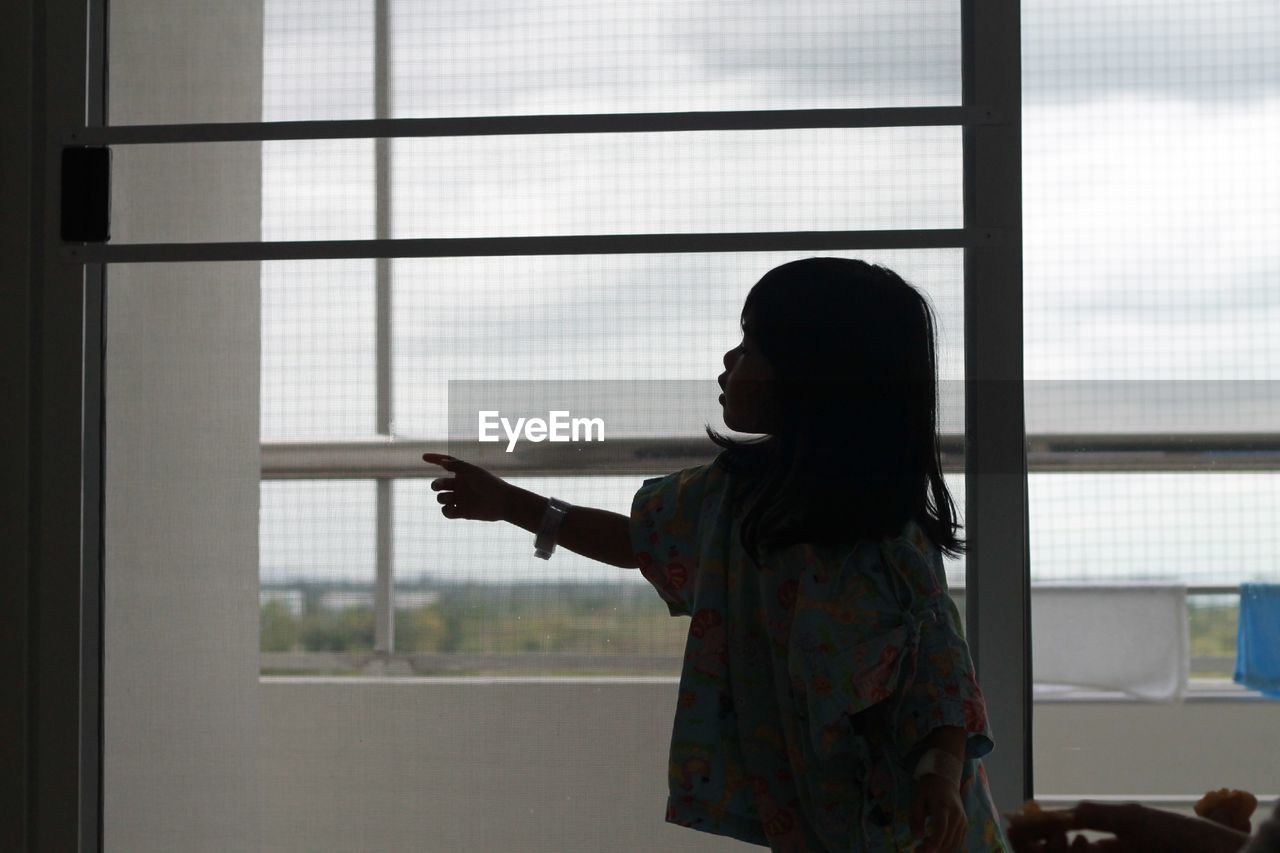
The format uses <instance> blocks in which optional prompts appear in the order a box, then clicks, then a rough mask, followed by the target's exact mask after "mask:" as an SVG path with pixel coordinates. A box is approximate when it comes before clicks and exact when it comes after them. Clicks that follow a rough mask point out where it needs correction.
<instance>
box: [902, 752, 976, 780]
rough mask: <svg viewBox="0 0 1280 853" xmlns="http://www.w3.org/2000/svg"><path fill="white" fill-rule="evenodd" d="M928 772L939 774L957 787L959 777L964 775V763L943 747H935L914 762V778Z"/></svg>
mask: <svg viewBox="0 0 1280 853" xmlns="http://www.w3.org/2000/svg"><path fill="white" fill-rule="evenodd" d="M928 773H933V774H936V775H938V776H941V777H942V778H944V779H947V780H949V781H951V782H952V783H953V784H954V785H956V786H957V787H959V785H960V778H961V777H962V776H963V775H964V763H963V762H961V761H958V760H957V759H956V757H955V756H954V755H952V754H951V753H949V752H947V751H946V750H945V749H938V748H937V747H935V748H933V749H930V750H928V751H926V752H925V754H924V755H922V756H920V760H919V761H917V762H916V772H915V776H914V778H916V779H919V778H920V777H921V776H924V775H926V774H928Z"/></svg>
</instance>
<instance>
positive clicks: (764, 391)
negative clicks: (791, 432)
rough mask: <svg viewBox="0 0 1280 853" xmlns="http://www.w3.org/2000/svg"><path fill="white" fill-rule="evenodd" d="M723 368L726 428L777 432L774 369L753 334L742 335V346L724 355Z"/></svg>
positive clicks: (722, 396)
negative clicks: (756, 343)
mask: <svg viewBox="0 0 1280 853" xmlns="http://www.w3.org/2000/svg"><path fill="white" fill-rule="evenodd" d="M724 367H725V373H723V374H721V375H720V377H719V382H720V387H721V388H723V389H724V393H723V394H721V395H720V402H721V405H723V406H724V423H725V426H727V427H729V429H732V430H736V431H738V432H749V433H771V432H774V431H775V430H776V423H777V420H776V413H775V402H774V396H773V368H772V367H770V366H769V362H767V361H765V358H764V356H763V355H762V354H761V352H760V350H759V348H757V347H756V345H755V340H754V339H753V338H752V336H751V335H750V334H747V333H743V336H742V343H741V344H739V345H738V346H736V347H734V348H733V349H731V350H729V351H728V352H726V353H725V354H724Z"/></svg>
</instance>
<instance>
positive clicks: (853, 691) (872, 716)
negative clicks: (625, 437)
mask: <svg viewBox="0 0 1280 853" xmlns="http://www.w3.org/2000/svg"><path fill="white" fill-rule="evenodd" d="M735 476H736V475H733V474H729V473H728V472H726V471H725V470H724V469H723V468H722V467H721V466H720V464H719V458H717V460H716V461H715V462H712V463H709V464H707V465H702V466H699V467H695V468H687V469H684V470H682V471H677V472H675V473H673V474H669V475H667V476H665V477H655V478H652V479H649V480H645V481H644V484H643V485H642V486H641V487H640V489H639V491H637V492H636V495H635V498H634V499H633V502H632V506H631V523H630V533H631V541H632V547H633V549H634V551H635V554H636V557H637V560H638V562H639V565H640V570H641V572H642V573H643V574H644V576H645V577H646V578H647V579H648V580H649V582H650V583H652V584H653V586H654V587H655V588H656V589H657V591H658V594H659V595H661V597H662V599H663V600H664V601H665V602H666V603H667V605H668V607H669V609H670V611H671V614H672V615H673V616H679V615H687V616H690V617H691V621H690V625H689V636H688V641H687V643H686V646H685V656H684V666H683V671H682V673H681V676H680V687H679V696H678V700H677V705H676V714H675V722H674V725H673V730H672V738H671V754H670V764H669V786H670V797H669V798H668V800H667V815H666V819H667V821H669V822H671V823H675V824H678V825H681V826H687V827H691V828H694V829H699V830H702V831H705V832H711V833H716V834H719V835H727V836H731V837H733V838H737V839H740V840H742V841H747V842H750V843H753V844H759V845H764V846H767V847H769V848H770V849H772V850H775V851H897V850H912V849H915V844H916V842H915V841H914V840H913V839H912V837H911V833H910V830H909V828H908V823H907V816H908V814H909V811H908V809H909V807H910V803H911V794H912V783H911V769H912V768H911V767H909V766H908V761H909V758H908V756H911V757H914V756H913V755H912V752H913V749H914V748H916V747H918V746H919V744H920V741H921V739H922V738H924V737H925V736H926V735H927V734H928V733H929V732H930V731H931V730H932V729H933V728H934V727H936V726H957V727H962V728H964V729H965V730H966V732H967V733H968V737H967V754H966V760H965V762H964V775H963V779H962V783H961V795H962V798H963V801H964V805H965V810H966V812H967V815H968V823H969V828H968V833H967V835H966V837H965V842H964V847H963V849H964V850H965V851H1004V850H1008V849H1009V847H1008V842H1007V841H1006V839H1005V836H1004V832H1003V830H1002V829H1001V826H1000V821H999V818H998V817H997V816H996V811H995V807H994V805H993V803H992V799H991V793H990V790H989V788H988V786H987V779H986V774H985V771H984V770H983V767H982V762H981V761H979V758H980V757H981V756H982V755H985V754H986V753H987V752H989V751H990V750H991V748H992V740H991V732H990V729H989V728H988V725H987V715H986V708H985V705H984V703H983V698H982V692H981V691H980V690H979V689H978V685H977V683H976V682H975V681H974V670H973V664H972V661H971V658H970V656H969V650H968V647H967V646H966V644H965V641H964V639H963V638H962V636H961V633H960V621H959V614H958V611H957V610H956V607H955V604H954V603H953V602H952V601H951V598H950V596H949V595H947V592H946V580H945V577H944V575H943V571H942V557H941V553H940V552H939V551H938V550H937V548H936V547H935V546H934V545H933V544H932V543H931V542H930V541H929V540H928V539H927V538H925V536H924V534H923V532H922V531H921V529H920V528H919V526H918V525H917V524H915V523H914V522H910V523H908V524H907V526H906V527H905V528H904V531H903V533H902V534H901V535H900V536H898V537H897V538H895V539H892V540H885V541H884V542H875V541H870V540H868V541H864V542H861V543H858V544H856V545H854V544H844V545H810V544H797V545H792V546H788V547H786V548H782V549H776V550H772V551H768V550H766V551H764V552H763V554H762V555H761V560H762V565H761V566H760V567H759V568H758V569H756V568H753V567H752V563H751V561H750V558H749V557H747V556H746V554H745V552H744V551H743V549H742V546H741V544H740V542H739V538H738V537H739V527H740V524H741V521H742V514H743V508H742V507H738V506H735V505H734V502H733V501H732V500H731V499H730V494H731V483H732V481H733V479H734V477H735Z"/></svg>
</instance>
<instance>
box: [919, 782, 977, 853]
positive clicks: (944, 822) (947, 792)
mask: <svg viewBox="0 0 1280 853" xmlns="http://www.w3.org/2000/svg"><path fill="white" fill-rule="evenodd" d="M926 817H927V818H929V837H928V838H925V830H924V823H925V818H926ZM910 826H911V834H912V835H913V836H915V838H917V839H919V840H920V841H921V844H920V848H919V849H920V851H921V853H954V851H956V850H959V849H960V845H962V844H963V843H964V834H965V831H966V830H967V829H968V828H969V819H968V818H967V817H966V816H965V813H964V803H963V802H962V801H961V799H960V791H959V789H957V788H956V784H955V783H954V782H952V781H951V780H950V779H947V778H944V777H942V776H939V775H937V774H936V773H926V774H925V775H923V776H921V777H920V778H919V779H917V780H916V781H915V790H914V793H913V794H912V798H911V818H910Z"/></svg>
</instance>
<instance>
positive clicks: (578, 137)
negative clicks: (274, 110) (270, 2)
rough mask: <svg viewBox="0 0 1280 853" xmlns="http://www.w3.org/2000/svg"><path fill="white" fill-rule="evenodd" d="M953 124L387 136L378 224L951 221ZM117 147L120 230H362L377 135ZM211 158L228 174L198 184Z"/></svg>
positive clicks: (462, 228) (559, 229) (325, 235)
mask: <svg viewBox="0 0 1280 853" xmlns="http://www.w3.org/2000/svg"><path fill="white" fill-rule="evenodd" d="M960 137H961V134H960V130H959V128H956V127H906V128H869V129H853V130H846V129H821V128H820V129H813V130H773V131H716V132H687V133H620V134H555V135H548V136H488V137H454V138H438V139H401V140H394V141H393V144H392V145H391V146H390V148H391V154H390V163H389V169H390V178H391V198H390V202H391V223H390V230H389V233H388V234H387V235H386V236H390V237H394V238H410V237H436V238H439V237H519V236H540V235H570V234H646V233H699V232H726V231H730V232H731V231H749V232H756V231H826V230H860V229H908V228H958V227H961V225H962V224H963V220H962V199H961V183H962V182H961V166H962V163H961V144H960V143H961V139H960ZM114 151H115V161H116V163H115V175H114V179H113V180H114V184H115V189H114V201H113V219H112V240H113V242H116V243H152V242H199V241H220V240H256V239H263V240H359V239H369V238H372V237H374V236H375V233H374V221H375V220H374V205H375V196H374V187H375V180H374V146H373V140H369V139H356V140H308V141H300V142H265V143H261V144H259V143H209V144H190V145H168V146H164V145H139V146H119V147H117V148H116V149H114ZM259 171H260V172H261V176H262V208H261V222H260V229H259V221H258V219H257V218H256V217H244V218H236V219H228V218H226V217H224V216H220V215H219V213H220V211H221V210H223V209H224V208H225V206H226V204H227V203H228V202H227V200H226V199H225V198H223V195H224V194H225V193H228V192H231V191H232V189H231V188H232V187H238V186H240V185H243V184H247V183H250V182H253V181H256V180H257V178H258V174H259ZM209 174H218V175H221V176H223V177H224V179H225V180H226V182H227V183H226V187H227V188H226V189H219V188H217V187H215V188H213V189H212V190H209V189H206V190H205V192H204V193H203V194H200V193H198V188H200V187H202V186H203V182H204V180H205V176H207V175H209ZM165 193H168V194H174V195H176V196H178V197H182V198H185V199H189V200H190V206H189V207H190V209H189V210H188V211H187V212H186V214H185V215H184V216H183V217H182V218H181V219H180V220H174V219H173V218H169V217H164V216H160V215H158V214H157V211H160V210H163V209H164V205H163V204H162V203H160V201H159V197H160V195H162V194H165ZM151 200H156V201H155V203H148V202H149V201H151ZM259 234H260V235H261V237H259Z"/></svg>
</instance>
